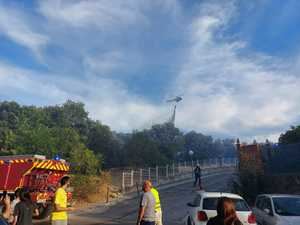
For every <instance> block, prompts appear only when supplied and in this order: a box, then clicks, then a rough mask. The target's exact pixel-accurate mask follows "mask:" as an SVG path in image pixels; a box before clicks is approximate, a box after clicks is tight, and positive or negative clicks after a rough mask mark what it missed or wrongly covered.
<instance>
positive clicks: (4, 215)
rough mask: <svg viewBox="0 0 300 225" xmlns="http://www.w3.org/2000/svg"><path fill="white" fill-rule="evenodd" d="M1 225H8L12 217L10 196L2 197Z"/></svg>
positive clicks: (0, 203) (0, 198) (0, 204)
mask: <svg viewBox="0 0 300 225" xmlns="http://www.w3.org/2000/svg"><path fill="white" fill-rule="evenodd" d="M0 209H1V211H0V225H8V219H9V216H10V198H9V196H8V195H2V196H1V197H0Z"/></svg>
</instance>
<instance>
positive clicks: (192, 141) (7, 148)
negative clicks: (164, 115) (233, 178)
mask: <svg viewBox="0 0 300 225" xmlns="http://www.w3.org/2000/svg"><path fill="white" fill-rule="evenodd" d="M191 151H192V152H193V153H194V154H193V155H191V154H189V152H190V153H191ZM10 154H11V155H13V154H40V155H46V156H47V157H48V158H55V157H58V156H59V157H61V158H64V159H66V160H68V161H69V162H70V163H71V165H74V166H72V170H73V172H74V173H80V174H95V173H97V172H99V171H100V169H101V168H112V167H126V166H131V167H139V166H155V165H161V164H166V163H170V162H173V161H175V160H176V161H183V160H190V159H206V158H212V157H226V156H227V157H232V156H235V147H234V141H233V140H231V139H225V140H220V139H216V140H215V139H213V138H212V137H211V136H207V135H204V134H201V133H197V132H195V131H190V132H186V133H184V132H182V131H180V130H179V129H178V128H176V127H175V126H174V125H173V124H171V123H165V124H157V125H153V126H152V127H151V128H150V129H144V130H140V131H139V130H135V131H133V132H131V133H117V132H114V131H112V130H111V129H110V127H109V126H107V125H104V124H102V123H101V122H100V121H98V120H93V119H91V118H90V117H89V115H88V112H87V111H86V110H85V107H84V104H83V103H81V102H74V101H71V100H68V101H66V102H65V103H64V104H62V105H55V106H45V107H37V106H24V105H20V104H18V103H16V102H8V101H3V102H0V155H10Z"/></svg>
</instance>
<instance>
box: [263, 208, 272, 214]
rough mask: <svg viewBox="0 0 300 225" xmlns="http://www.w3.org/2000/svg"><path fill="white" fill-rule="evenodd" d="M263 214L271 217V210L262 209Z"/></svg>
mask: <svg viewBox="0 0 300 225" xmlns="http://www.w3.org/2000/svg"><path fill="white" fill-rule="evenodd" d="M264 212H265V213H267V214H268V215H272V213H271V210H270V209H267V208H265V209H264Z"/></svg>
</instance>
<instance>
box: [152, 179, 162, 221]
mask: <svg viewBox="0 0 300 225" xmlns="http://www.w3.org/2000/svg"><path fill="white" fill-rule="evenodd" d="M151 193H152V194H153V196H154V198H155V225H162V210H161V204H160V198H159V193H158V191H157V190H156V189H155V188H154V187H153V186H152V183H151Z"/></svg>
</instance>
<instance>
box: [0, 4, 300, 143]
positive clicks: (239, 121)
mask: <svg viewBox="0 0 300 225" xmlns="http://www.w3.org/2000/svg"><path fill="white" fill-rule="evenodd" d="M299 8H300V2H299V1H296V0H290V1H285V2H284V4H283V3H282V1H279V0H257V1H256V0H254V1H246V0H244V1H235V0H222V1H220V0H219V1H217V0H216V1H214V0H206V1H205V0H202V1H192V0H190V1H180V0H151V1H150V0H149V1H147V0H127V1H123V0H115V1H107V0H99V1H92V0H91V1H59V0H44V1H32V2H30V1H4V0H0V101H1V100H14V101H17V102H19V103H21V104H26V105H39V106H43V105H50V104H51V105H53V104H62V103H63V102H64V101H66V100H67V99H71V100H74V101H82V102H83V103H85V105H86V108H87V110H88V111H89V113H90V116H91V117H92V118H94V119H98V120H100V121H102V122H103V123H105V124H108V125H109V126H111V127H112V129H113V130H117V131H124V132H128V131H131V130H133V129H143V128H147V127H149V126H151V125H152V124H154V123H159V122H163V121H166V120H167V119H168V118H169V116H170V112H171V105H169V104H167V103H166V102H165V100H166V99H167V98H169V97H172V96H175V95H176V94H184V101H183V102H181V103H180V105H179V107H178V113H177V121H176V125H177V126H178V127H179V128H181V129H182V130H184V131H188V130H192V129H193V130H196V131H198V132H202V133H205V134H212V135H214V136H216V137H234V138H236V137H240V138H241V139H244V140H251V139H254V138H255V139H257V140H259V141H263V140H265V139H266V138H269V139H271V140H274V141H276V140H277V138H278V136H279V135H280V133H282V132H284V130H286V129H288V128H289V126H290V125H295V124H299V123H300V115H299V111H300V101H299V98H300V91H298V89H299V85H300V75H299V69H300V57H299V53H300V46H299V45H300V44H299V43H300V42H299V39H300V30H299V28H298V27H300V26H299V25H300V24H299V23H300V14H299V13H298V9H299Z"/></svg>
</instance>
